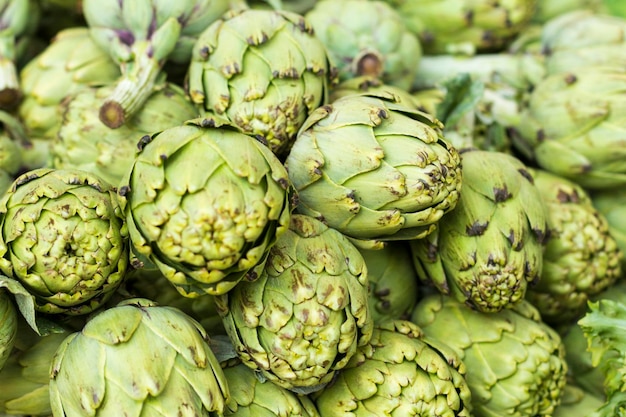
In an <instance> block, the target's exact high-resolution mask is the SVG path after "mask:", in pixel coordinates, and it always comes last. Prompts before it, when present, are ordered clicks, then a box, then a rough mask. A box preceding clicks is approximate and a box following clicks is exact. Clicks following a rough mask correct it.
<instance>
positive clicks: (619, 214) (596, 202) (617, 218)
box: [591, 188, 626, 271]
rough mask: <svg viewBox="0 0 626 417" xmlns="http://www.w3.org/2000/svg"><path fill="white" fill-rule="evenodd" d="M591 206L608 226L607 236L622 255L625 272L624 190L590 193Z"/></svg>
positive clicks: (625, 206)
mask: <svg viewBox="0 0 626 417" xmlns="http://www.w3.org/2000/svg"><path fill="white" fill-rule="evenodd" d="M591 201H592V203H593V206H594V207H595V208H596V209H597V210H598V211H599V212H600V213H602V215H603V216H604V218H605V219H606V221H607V222H608V224H609V234H610V235H611V237H613V238H614V239H615V241H616V242H617V245H618V246H619V248H620V250H621V251H622V253H623V254H624V255H625V256H624V257H623V258H622V271H626V189H624V188H614V189H607V190H603V191H596V192H593V193H591Z"/></svg>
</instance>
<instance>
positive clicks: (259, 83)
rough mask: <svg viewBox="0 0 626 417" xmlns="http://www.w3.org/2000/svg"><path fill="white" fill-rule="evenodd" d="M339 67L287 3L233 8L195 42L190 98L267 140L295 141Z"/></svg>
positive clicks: (281, 149) (284, 144)
mask: <svg viewBox="0 0 626 417" xmlns="http://www.w3.org/2000/svg"><path fill="white" fill-rule="evenodd" d="M334 75H335V72H334V70H333V67H332V65H331V64H330V62H329V59H328V56H327V53H326V49H325V47H324V44H323V43H322V42H321V41H320V40H319V39H318V38H317V37H316V36H315V35H314V34H313V30H312V28H311V26H310V25H309V23H308V22H307V21H306V20H305V19H304V18H303V17H302V16H301V15H298V14H295V13H291V12H287V11H281V10H257V9H249V8H247V9H239V10H231V11H230V12H228V13H226V14H224V15H223V16H222V18H221V19H219V20H218V21H216V22H214V23H213V24H211V25H210V26H209V27H207V28H206V29H205V30H204V32H203V33H202V34H201V35H200V37H199V38H198V40H197V41H196V43H195V44H194V49H193V55H192V60H191V64H190V66H189V72H188V92H189V96H190V97H191V99H192V101H193V102H194V103H196V104H197V105H198V106H199V107H200V108H201V110H202V111H203V112H206V113H207V114H219V115H221V116H222V117H225V118H226V119H228V120H229V121H230V123H232V124H234V125H236V126H239V128H240V129H241V130H242V131H244V132H246V133H248V134H251V135H253V136H255V137H258V138H259V140H260V141H262V142H265V143H267V144H268V146H269V148H270V149H271V150H272V151H273V152H274V153H276V154H277V155H279V156H281V157H282V156H284V154H286V153H287V152H288V150H289V148H291V145H292V144H293V141H294V140H295V137H296V134H297V132H298V130H299V129H300V127H301V126H302V124H303V123H304V120H305V119H306V118H307V116H308V115H309V114H310V113H311V112H312V111H313V110H314V109H315V108H317V107H319V106H321V105H324V104H326V102H327V100H328V90H329V87H330V85H331V84H332V83H334V79H333V76H334Z"/></svg>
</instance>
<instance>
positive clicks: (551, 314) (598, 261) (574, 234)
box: [526, 169, 623, 325]
mask: <svg viewBox="0 0 626 417" xmlns="http://www.w3.org/2000/svg"><path fill="white" fill-rule="evenodd" d="M531 174H532V176H533V178H534V180H535V186H536V187H537V188H538V189H539V192H540V194H541V198H542V200H543V201H544V203H545V204H546V206H547V209H548V239H547V242H546V246H545V251H544V253H543V269H542V272H541V279H539V282H538V283H537V284H536V285H533V286H532V287H530V288H529V289H528V291H527V292H526V299H527V300H529V301H530V302H531V303H532V304H533V305H534V306H535V307H537V309H538V310H539V312H540V313H541V317H542V318H543V320H544V321H546V322H547V323H550V324H552V325H555V324H559V323H564V322H567V321H570V320H575V319H578V318H580V317H582V316H583V315H584V313H585V310H586V309H587V301H588V300H589V297H590V296H592V295H595V294H598V293H600V292H601V291H603V290H604V289H606V288H608V287H610V286H611V285H613V284H614V283H615V282H616V281H617V280H618V278H619V277H620V276H621V274H622V268H621V261H622V258H623V254H622V252H621V250H620V249H619V246H618V245H617V243H616V241H615V239H613V237H612V236H611V235H610V234H609V225H608V222H607V221H606V219H605V218H604V216H603V215H602V214H601V213H600V212H599V211H598V210H597V209H595V208H594V207H593V205H592V203H591V199H590V197H589V195H588V194H587V192H585V190H584V189H583V188H582V187H580V186H578V185H576V184H575V183H573V182H571V181H569V180H566V179H564V178H561V177H559V176H556V175H554V174H550V173H549V172H546V171H543V170H540V169H532V170H531Z"/></svg>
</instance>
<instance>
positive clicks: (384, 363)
mask: <svg viewBox="0 0 626 417" xmlns="http://www.w3.org/2000/svg"><path fill="white" fill-rule="evenodd" d="M312 398H313V399H314V401H315V403H316V405H317V407H318V410H319V411H320V413H321V414H322V415H333V416H346V417H347V416H353V415H364V416H365V415H368V416H369V415H372V416H374V415H375V416H383V415H398V416H422V415H440V416H447V417H454V416H459V417H461V416H465V417H468V416H470V415H471V414H470V411H471V408H472V406H471V394H470V391H469V388H468V386H467V383H466V381H465V366H464V364H463V363H462V362H461V361H460V359H459V357H458V355H457V354H456V353H455V352H454V351H453V350H452V349H450V348H449V347H447V346H446V345H445V344H443V343H440V342H438V341H436V340H433V339H429V338H427V337H425V336H424V334H423V332H422V331H421V329H419V327H417V326H416V325H415V324H413V323H411V322H407V321H404V320H395V321H385V322H381V323H379V324H377V325H376V326H375V328H374V331H373V335H372V339H371V340H370V343H369V344H368V345H366V346H363V347H361V348H359V350H358V352H357V354H356V355H355V356H354V357H353V358H352V359H351V360H350V362H349V363H348V365H347V366H346V368H344V369H343V370H342V371H341V372H340V373H338V375H337V378H336V379H335V381H333V383H332V384H331V385H328V386H327V387H326V388H324V389H323V390H321V391H319V392H316V393H313V394H312Z"/></svg>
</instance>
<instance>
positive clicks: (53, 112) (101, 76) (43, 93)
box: [18, 26, 120, 139]
mask: <svg viewBox="0 0 626 417" xmlns="http://www.w3.org/2000/svg"><path fill="white" fill-rule="evenodd" d="M119 75H120V70H119V67H118V66H117V65H116V64H115V62H114V61H113V60H112V59H111V58H109V55H108V54H107V53H106V51H105V50H103V49H101V48H100V47H98V46H97V44H96V43H95V42H94V41H93V40H92V39H91V37H90V36H89V29H88V28H86V27H80V26H79V27H73V28H69V29H64V30H62V31H60V32H58V33H57V34H56V35H55V36H54V38H52V39H51V40H50V43H49V45H48V46H47V47H46V49H44V50H43V51H42V52H41V53H40V54H38V55H37V56H36V57H34V58H33V59H32V60H30V61H29V62H28V64H27V65H26V66H25V67H24V68H23V69H22V70H21V71H20V79H21V83H22V91H23V93H24V98H23V100H22V102H21V103H20V106H19V107H18V114H19V116H20V118H21V120H23V123H24V127H25V128H26V131H27V133H28V136H29V137H31V138H41V139H52V138H54V137H55V136H56V132H57V130H58V129H59V126H60V125H61V111H60V110H59V104H60V103H61V101H62V100H63V98H64V97H65V96H66V95H68V94H71V93H74V92H76V91H78V90H80V89H81V88H83V87H96V86H100V85H105V84H111V83H113V82H114V81H115V80H116V79H117V78H118V77H119ZM50 80H54V82H51V81H50Z"/></svg>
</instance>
